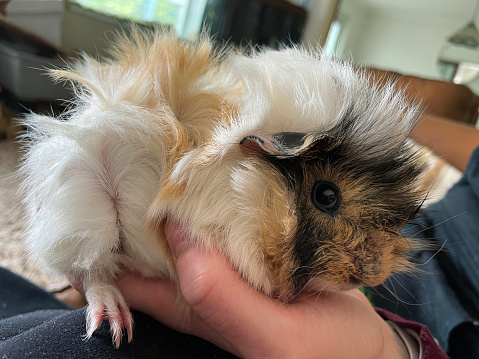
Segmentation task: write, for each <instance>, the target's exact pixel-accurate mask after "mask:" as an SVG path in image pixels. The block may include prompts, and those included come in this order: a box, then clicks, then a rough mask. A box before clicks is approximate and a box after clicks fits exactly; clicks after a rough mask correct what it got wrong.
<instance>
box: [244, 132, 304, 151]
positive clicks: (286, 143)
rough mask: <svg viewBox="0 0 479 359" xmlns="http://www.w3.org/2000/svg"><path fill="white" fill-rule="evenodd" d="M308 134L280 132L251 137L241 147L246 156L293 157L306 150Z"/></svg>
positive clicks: (247, 137) (245, 139)
mask: <svg viewBox="0 0 479 359" xmlns="http://www.w3.org/2000/svg"><path fill="white" fill-rule="evenodd" d="M305 141H306V134H305V133H302V132H278V133H273V134H264V135H249V136H246V137H245V138H243V139H242V140H241V141H240V143H239V145H240V150H241V152H242V153H243V154H244V155H246V156H249V155H270V156H276V157H292V156H296V155H297V154H298V153H300V152H302V151H303V150H304V145H305Z"/></svg>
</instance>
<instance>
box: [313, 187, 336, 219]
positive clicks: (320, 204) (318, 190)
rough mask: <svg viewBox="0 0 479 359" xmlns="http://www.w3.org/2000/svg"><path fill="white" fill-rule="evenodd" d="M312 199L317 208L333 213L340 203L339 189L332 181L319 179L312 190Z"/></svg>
mask: <svg viewBox="0 0 479 359" xmlns="http://www.w3.org/2000/svg"><path fill="white" fill-rule="evenodd" d="M311 200H312V201H313V204H314V206H315V207H316V208H317V209H319V210H320V211H323V212H327V213H330V214H332V213H333V212H334V211H335V210H336V209H337V208H338V205H339V189H338V187H336V186H335V185H334V184H332V183H331V182H326V181H317V182H316V183H315V184H314V186H313V191H312V192H311Z"/></svg>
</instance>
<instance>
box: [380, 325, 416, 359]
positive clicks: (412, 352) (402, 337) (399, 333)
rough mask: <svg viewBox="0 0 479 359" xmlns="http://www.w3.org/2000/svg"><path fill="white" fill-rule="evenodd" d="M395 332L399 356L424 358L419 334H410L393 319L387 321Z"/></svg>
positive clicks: (409, 358) (407, 358)
mask: <svg viewBox="0 0 479 359" xmlns="http://www.w3.org/2000/svg"><path fill="white" fill-rule="evenodd" d="M386 323H387V324H388V326H389V327H390V329H391V331H392V332H393V336H394V341H395V342H396V348H397V351H398V354H399V357H398V358H405V359H422V350H421V349H422V348H421V344H420V341H419V338H418V336H417V335H416V336H414V337H413V336H412V335H410V334H409V333H408V332H407V331H406V330H405V329H403V328H401V327H399V326H398V325H397V324H395V323H394V322H391V321H386Z"/></svg>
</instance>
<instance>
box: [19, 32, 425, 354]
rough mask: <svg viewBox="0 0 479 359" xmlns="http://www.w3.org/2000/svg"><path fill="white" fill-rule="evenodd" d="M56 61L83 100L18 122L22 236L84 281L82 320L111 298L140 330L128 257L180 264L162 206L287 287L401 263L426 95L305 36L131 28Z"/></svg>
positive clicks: (160, 269)
mask: <svg viewBox="0 0 479 359" xmlns="http://www.w3.org/2000/svg"><path fill="white" fill-rule="evenodd" d="M54 75H55V76H56V77H57V78H60V79H65V80H69V81H71V82H72V83H73V85H74V88H75V91H76V95H77V100H76V102H75V104H74V106H73V107H72V108H71V109H70V110H69V111H67V112H66V113H65V114H63V115H62V116H61V117H60V118H59V119H55V118H50V117H45V116H39V115H30V116H28V117H27V118H26V119H25V124H26V125H27V126H28V128H29V131H28V133H27V134H26V138H28V140H29V141H30V142H29V143H30V144H29V148H28V151H27V153H26V155H25V158H24V162H23V167H22V169H21V172H22V174H23V175H24V178H25V180H24V182H23V189H24V192H25V195H26V196H25V203H26V206H27V210H28V232H27V237H28V245H29V249H30V251H31V252H32V254H33V255H34V257H35V258H36V259H37V260H39V261H41V262H42V263H43V264H44V265H45V267H47V268H49V269H51V270H54V271H57V272H59V273H62V274H65V275H67V276H68V277H70V278H71V279H77V280H81V281H83V283H84V286H85V289H86V295H87V299H88V300H89V302H90V306H89V311H88V315H89V317H88V321H87V330H88V334H89V335H91V334H92V332H93V331H94V330H95V328H96V327H97V326H98V325H99V322H101V317H102V315H103V313H104V312H106V313H109V314H108V315H107V317H108V318H109V320H110V323H111V325H112V328H121V326H126V327H127V331H128V334H129V339H130V334H131V323H132V321H131V317H128V315H127V314H125V313H126V312H127V311H128V310H127V309H128V308H127V307H126V305H125V303H124V301H123V298H122V297H121V294H120V293H119V292H118V290H117V289H116V287H115V277H116V275H117V274H118V273H119V271H121V270H122V268H129V269H132V270H136V271H139V272H140V273H142V274H144V275H146V276H168V277H170V278H173V279H174V278H175V271H174V265H173V264H172V261H171V258H170V254H169V250H168V245H167V243H166V240H165V238H164V233H163V223H164V220H165V218H167V217H170V218H172V219H177V220H179V221H181V222H182V223H183V225H184V226H185V228H186V229H187V230H188V231H190V232H191V233H192V234H194V237H195V238H197V240H198V245H202V246H206V247H209V246H215V247H218V248H220V249H221V250H222V251H223V252H224V253H225V254H226V255H227V256H228V257H229V258H230V260H231V261H232V263H233V264H234V266H235V267H236V268H237V270H238V271H239V272H240V273H241V274H242V275H243V277H244V278H245V279H246V280H247V281H249V282H250V283H251V284H252V285H253V286H254V287H255V288H257V289H259V290H262V291H264V292H265V293H267V294H269V295H278V296H279V297H280V298H281V299H282V300H285V301H288V300H291V299H292V298H293V297H294V296H295V295H296V294H297V293H298V292H299V291H300V290H302V289H303V288H304V286H305V285H306V284H307V283H308V282H310V281H311V279H314V278H316V279H317V278H320V283H321V284H320V285H321V287H318V288H316V289H319V290H321V289H324V288H333V289H345V288H350V287H352V286H358V285H362V284H367V285H374V284H378V283H379V282H381V281H383V280H384V279H385V278H386V277H387V276H388V275H389V274H390V273H391V271H393V270H403V269H405V268H407V266H408V265H407V262H406V261H405V260H404V253H405V252H406V250H407V248H408V245H409V244H408V240H406V239H403V238H400V237H398V234H397V232H398V228H399V227H400V226H401V225H402V224H404V223H405V222H406V221H407V220H409V219H410V218H412V217H413V216H414V214H415V212H416V211H417V208H418V205H419V203H420V198H421V194H420V193H419V192H418V191H416V181H417V179H418V176H419V174H420V172H421V167H422V162H421V160H420V158H419V156H417V155H416V153H415V152H414V151H413V149H412V147H411V145H410V144H409V142H408V140H407V137H408V134H409V131H410V130H411V128H412V126H413V125H414V121H415V120H416V117H417V109H416V108H414V107H409V105H408V104H407V103H406V102H405V100H404V97H403V96H402V94H397V93H395V92H393V87H392V86H389V87H388V86H386V87H385V88H384V89H381V90H380V89H378V88H376V87H374V86H373V85H372V84H371V83H370V82H369V80H368V78H366V77H365V76H363V75H362V74H361V73H360V72H358V71H356V70H354V69H353V68H352V67H351V66H350V65H348V64H346V63H342V62H340V61H336V60H332V59H328V58H326V57H324V56H322V55H321V54H320V53H313V52H309V51H307V50H304V49H301V48H291V49H287V50H284V51H280V52H276V51H272V50H264V51H261V52H258V53H254V54H253V55H251V56H246V55H243V54H241V53H236V52H233V51H219V52H217V51H214V50H212V44H211V43H210V42H209V41H208V39H206V38H205V37H202V38H200V39H199V40H198V41H196V42H194V43H188V42H184V41H181V40H177V39H176V38H175V37H174V36H173V35H171V34H170V33H165V32H162V31H154V32H152V33H144V32H141V31H138V30H133V31H132V34H130V35H129V36H123V37H121V38H120V40H119V42H118V44H117V46H116V47H115V49H114V50H113V51H112V57H111V59H109V60H105V61H102V62H100V61H97V60H94V59H91V58H89V57H84V58H83V60H82V61H80V62H79V63H78V64H77V65H76V66H75V68H73V69H71V70H70V71H55V72H54ZM324 186H326V187H324ZM327 186H329V187H327ZM318 188H321V189H322V191H324V193H323V192H321V193H317V191H318ZM331 191H333V192H334V193H333V194H331V193H332V192H331ZM331 195H332V196H333V197H331ZM325 196H326V197H325ZM328 196H329V197H328ZM333 200H334V203H333V202H332V201H333ZM318 201H319V205H318ZM322 201H323V202H324V201H330V202H331V203H329V206H330V207H331V205H332V204H333V205H334V206H333V207H334V208H333V207H331V208H329V207H328V208H326V209H325V208H322V207H321V206H322V205H323V203H321V202H322ZM316 285H317V284H316ZM117 314H120V315H119V316H120V318H121V317H122V316H123V318H124V319H123V321H121V320H120V321H118V318H117V317H118V315H117ZM125 318H126V319H125ZM114 339H115V341H116V344H117V345H118V344H119V334H118V332H117V333H116V334H115V336H114Z"/></svg>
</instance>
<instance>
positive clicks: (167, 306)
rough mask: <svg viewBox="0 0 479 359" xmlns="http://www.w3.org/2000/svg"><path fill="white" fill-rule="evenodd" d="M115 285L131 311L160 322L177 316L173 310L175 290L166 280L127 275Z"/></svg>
mask: <svg viewBox="0 0 479 359" xmlns="http://www.w3.org/2000/svg"><path fill="white" fill-rule="evenodd" d="M117 285H118V288H119V289H120V291H121V293H122V294H123V296H124V298H125V301H126V302H127V304H128V306H129V307H130V308H132V309H136V310H139V311H141V312H144V313H146V314H148V315H150V316H152V317H154V318H155V319H157V320H160V321H162V322H164V321H165V320H168V321H171V319H169V318H170V317H174V316H175V315H176V314H177V313H176V309H175V308H176V305H175V303H176V297H177V289H176V286H175V284H174V283H173V282H171V281H170V280H168V279H162V278H145V277H142V276H141V275H139V274H131V273H129V274H125V275H122V276H120V277H119V278H118V279H117ZM139 293H141V294H139ZM159 317H161V318H159Z"/></svg>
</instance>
